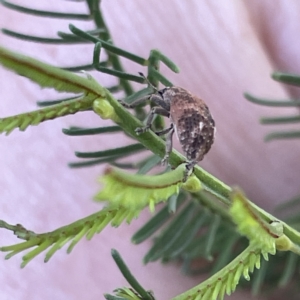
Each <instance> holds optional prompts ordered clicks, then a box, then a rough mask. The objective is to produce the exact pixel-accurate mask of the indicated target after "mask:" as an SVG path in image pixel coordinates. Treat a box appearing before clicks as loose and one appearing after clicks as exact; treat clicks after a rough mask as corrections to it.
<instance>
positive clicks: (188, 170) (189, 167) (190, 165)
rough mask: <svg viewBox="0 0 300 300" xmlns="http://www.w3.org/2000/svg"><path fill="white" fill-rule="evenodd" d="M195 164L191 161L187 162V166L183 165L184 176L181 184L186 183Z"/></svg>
mask: <svg viewBox="0 0 300 300" xmlns="http://www.w3.org/2000/svg"><path fill="white" fill-rule="evenodd" d="M196 164H197V161H195V160H191V161H189V162H187V164H186V165H185V171H184V176H183V180H182V181H183V182H186V181H187V179H188V177H189V176H190V175H192V173H193V170H194V166H195V165H196Z"/></svg>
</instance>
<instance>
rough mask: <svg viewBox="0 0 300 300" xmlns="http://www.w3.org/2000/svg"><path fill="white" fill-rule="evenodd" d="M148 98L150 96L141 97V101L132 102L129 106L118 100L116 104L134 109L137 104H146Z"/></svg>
mask: <svg viewBox="0 0 300 300" xmlns="http://www.w3.org/2000/svg"><path fill="white" fill-rule="evenodd" d="M150 97H151V95H147V96H145V97H142V98H141V99H137V100H135V101H133V102H132V103H130V104H129V103H126V102H124V101H123V100H118V102H119V103H120V104H122V105H123V106H124V107H126V108H134V107H136V106H138V105H139V104H142V103H144V102H146V101H147V100H149V99H150Z"/></svg>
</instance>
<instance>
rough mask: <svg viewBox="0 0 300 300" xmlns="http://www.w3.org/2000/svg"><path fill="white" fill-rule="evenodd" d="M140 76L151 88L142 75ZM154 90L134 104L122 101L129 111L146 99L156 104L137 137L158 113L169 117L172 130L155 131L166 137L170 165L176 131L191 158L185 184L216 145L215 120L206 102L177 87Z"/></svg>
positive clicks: (165, 159) (188, 162) (137, 131)
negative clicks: (195, 168)
mask: <svg viewBox="0 0 300 300" xmlns="http://www.w3.org/2000/svg"><path fill="white" fill-rule="evenodd" d="M140 75H141V76H143V77H144V78H145V80H146V81H147V82H148V84H149V85H150V86H152V85H151V83H150V82H149V81H148V79H147V78H146V77H145V76H144V75H143V74H142V73H140ZM152 88H153V90H154V93H153V94H151V95H149V96H147V97H143V98H141V99H138V100H136V101H134V102H132V103H131V104H126V103H125V102H123V101H120V102H121V104H122V105H124V106H125V107H126V108H134V107H135V106H137V105H139V104H141V103H143V102H145V101H147V100H150V101H151V102H153V103H155V104H156V105H157V106H155V107H153V108H152V109H151V111H150V113H149V115H148V117H147V119H146V124H145V127H141V128H136V130H135V132H136V133H137V134H142V133H144V132H146V131H148V130H149V129H150V128H151V124H152V122H153V120H154V116H155V115H156V114H159V115H162V116H166V117H168V118H170V121H171V124H170V127H168V128H166V129H163V130H162V131H159V132H156V134H157V135H164V134H166V152H165V156H164V158H163V160H162V163H163V164H166V163H167V162H168V159H169V155H170V153H171V151H172V148H173V145H172V140H173V134H174V132H175V133H176V135H177V138H178V140H179V142H180V144H181V147H182V149H183V151H184V153H185V155H186V157H187V159H188V161H187V163H186V172H185V174H184V178H183V181H186V180H187V177H188V176H189V175H190V174H191V173H192V172H193V168H194V166H195V165H196V164H197V163H198V162H199V161H201V160H202V159H203V158H204V155H205V154H206V153H207V152H208V151H209V150H210V148H211V145H212V144H213V142H214V136H215V131H216V128H215V121H214V119H213V117H212V115H211V113H210V111H209V108H208V107H207V105H206V104H205V102H204V101H203V100H202V99H200V98H198V97H196V96H194V95H193V94H191V93H190V92H189V91H187V90H185V89H183V88H181V87H177V86H172V87H166V88H163V89H161V90H158V89H156V88H155V87H154V86H152Z"/></svg>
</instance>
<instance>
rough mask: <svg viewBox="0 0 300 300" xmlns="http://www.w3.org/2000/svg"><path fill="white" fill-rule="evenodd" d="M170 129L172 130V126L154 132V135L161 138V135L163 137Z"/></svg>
mask: <svg viewBox="0 0 300 300" xmlns="http://www.w3.org/2000/svg"><path fill="white" fill-rule="evenodd" d="M172 128H173V125H171V126H170V127H168V128H165V129H163V130H160V131H155V133H156V135H158V136H161V135H164V134H166V133H168V132H169V131H170V130H171V129H172Z"/></svg>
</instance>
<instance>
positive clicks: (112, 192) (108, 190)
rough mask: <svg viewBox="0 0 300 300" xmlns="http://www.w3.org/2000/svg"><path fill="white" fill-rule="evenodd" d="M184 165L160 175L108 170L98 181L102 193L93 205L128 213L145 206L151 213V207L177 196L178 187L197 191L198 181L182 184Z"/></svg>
mask: <svg viewBox="0 0 300 300" xmlns="http://www.w3.org/2000/svg"><path fill="white" fill-rule="evenodd" d="M184 171H185V164H181V165H180V166H178V167H177V168H176V169H175V170H173V171H170V172H166V173H163V174H161V175H140V174H130V173H128V172H124V171H122V170H120V169H117V168H112V167H109V168H107V169H106V171H105V175H104V176H102V177H101V178H100V182H101V183H103V184H104V187H103V189H102V190H101V191H100V192H99V193H98V194H97V195H96V196H95V200H97V201H108V202H109V203H110V205H113V206H117V207H118V206H123V207H127V208H129V209H134V210H136V209H142V208H144V207H145V206H147V205H149V208H150V210H151V211H154V208H155V205H156V204H157V203H159V202H161V201H164V200H167V199H168V198H169V197H170V196H172V195H174V194H178V193H179V190H180V187H183V188H186V189H187V190H189V191H192V192H196V191H199V190H200V189H201V184H200V181H199V180H198V179H197V178H196V177H194V176H191V177H190V178H189V179H188V180H187V182H186V183H184V184H183V183H182V179H183V176H184Z"/></svg>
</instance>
